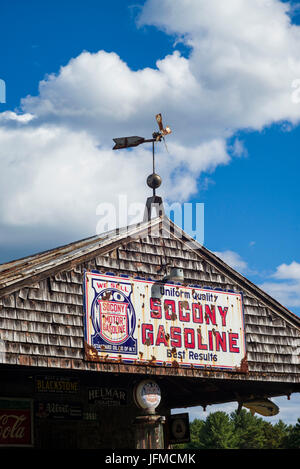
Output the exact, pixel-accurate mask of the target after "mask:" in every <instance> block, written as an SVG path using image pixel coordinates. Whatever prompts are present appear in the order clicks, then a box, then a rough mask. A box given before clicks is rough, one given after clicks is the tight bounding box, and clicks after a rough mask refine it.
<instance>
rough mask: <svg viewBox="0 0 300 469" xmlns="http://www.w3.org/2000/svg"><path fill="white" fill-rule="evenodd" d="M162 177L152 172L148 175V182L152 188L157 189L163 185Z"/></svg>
mask: <svg viewBox="0 0 300 469" xmlns="http://www.w3.org/2000/svg"><path fill="white" fill-rule="evenodd" d="M161 182H162V180H161V177H160V176H159V175H158V174H155V173H153V174H150V176H148V177H147V184H148V186H149V187H151V189H157V188H158V187H159V186H160V185H161Z"/></svg>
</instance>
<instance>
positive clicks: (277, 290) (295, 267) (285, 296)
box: [260, 261, 300, 308]
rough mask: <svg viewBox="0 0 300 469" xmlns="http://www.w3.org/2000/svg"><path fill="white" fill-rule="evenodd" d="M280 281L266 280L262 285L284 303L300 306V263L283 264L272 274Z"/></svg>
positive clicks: (289, 305) (289, 306)
mask: <svg viewBox="0 0 300 469" xmlns="http://www.w3.org/2000/svg"><path fill="white" fill-rule="evenodd" d="M271 277H273V278H274V279H276V280H278V281H275V282H274V281H270V282H269V281H266V282H264V283H263V284H262V285H260V287H261V288H262V289H263V290H265V291H266V292H268V293H269V294H270V295H271V296H273V297H274V298H276V299H277V300H278V301H279V302H280V303H281V304H282V305H284V306H286V307H288V308H293V307H299V306H300V264H299V263H298V262H295V261H293V262H291V264H289V265H287V264H281V265H279V266H278V267H277V269H276V272H275V273H274V274H273V275H272V276H271Z"/></svg>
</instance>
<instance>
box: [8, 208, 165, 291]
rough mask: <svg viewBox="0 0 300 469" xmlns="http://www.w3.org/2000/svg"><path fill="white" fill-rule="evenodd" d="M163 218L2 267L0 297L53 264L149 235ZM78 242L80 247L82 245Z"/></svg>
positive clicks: (97, 236) (114, 230)
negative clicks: (150, 230) (135, 236)
mask: <svg viewBox="0 0 300 469" xmlns="http://www.w3.org/2000/svg"><path fill="white" fill-rule="evenodd" d="M162 218H163V217H156V218H152V219H151V220H150V221H146V222H140V223H135V224H133V225H129V226H126V227H121V228H115V229H113V230H111V231H108V232H105V233H102V234H100V235H96V236H92V237H90V238H84V239H83V240H81V241H75V242H74V243H70V244H67V245H64V246H61V247H59V248H54V249H51V250H48V251H43V252H41V253H37V254H35V255H33V256H28V257H24V258H23V259H19V260H15V261H11V262H8V263H6V264H2V265H1V267H2V271H1V270H0V296H1V295H2V294H6V291H7V288H8V287H13V290H12V291H15V290H16V289H18V285H19V283H20V282H23V281H24V280H26V279H30V278H32V277H33V276H36V275H38V274H39V273H43V272H47V271H51V268H52V267H53V265H56V266H63V265H64V264H66V263H68V262H70V261H74V260H78V262H80V260H81V258H82V257H83V256H86V255H87V254H89V253H90V254H93V253H97V251H98V250H100V249H103V248H105V247H108V248H109V247H110V245H112V244H113V243H115V242H124V241H125V240H127V242H129V241H131V240H132V236H133V235H142V234H143V233H148V230H149V229H150V228H151V229H153V228H155V227H157V226H159V224H160V223H161V222H162ZM81 243H83V244H82V245H81ZM72 247H76V249H73V250H72ZM18 261H20V262H18ZM21 261H23V262H21ZM16 263H17V266H16ZM4 267H6V268H4ZM9 273H14V275H12V276H10V281H9V280H8V279H7V281H6V282H5V278H7V277H9Z"/></svg>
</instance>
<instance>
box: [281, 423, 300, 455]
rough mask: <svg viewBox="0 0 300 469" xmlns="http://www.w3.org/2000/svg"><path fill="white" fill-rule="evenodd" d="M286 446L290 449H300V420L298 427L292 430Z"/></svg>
mask: <svg viewBox="0 0 300 469" xmlns="http://www.w3.org/2000/svg"><path fill="white" fill-rule="evenodd" d="M285 444H286V448H288V449H300V418H299V419H298V421H297V423H296V425H295V426H294V427H292V428H291V429H290V432H289V434H288V436H287V438H286V440H285Z"/></svg>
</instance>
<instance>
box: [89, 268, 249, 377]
mask: <svg viewBox="0 0 300 469" xmlns="http://www.w3.org/2000/svg"><path fill="white" fill-rule="evenodd" d="M84 299H85V342H86V359H87V360H95V361H97V360H100V361H101V360H106V361H123V362H127V363H135V364H146V363H147V364H153V365H161V366H179V367H181V366H187V367H191V366H193V367H200V368H203V367H206V368H207V367H209V368H213V369H214V368H215V369H218V368H221V369H227V370H235V371H247V370H246V369H245V366H246V365H245V363H246V360H245V357H246V349H245V333H244V315H243V298H242V294H241V293H236V292H228V291H219V290H209V289H203V288H200V287H193V286H182V285H174V284H168V283H158V282H155V281H151V280H144V279H138V278H134V279H132V278H129V277H117V276H112V275H103V274H100V273H96V272H85V276H84Z"/></svg>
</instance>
